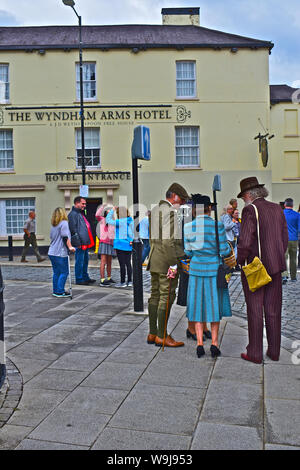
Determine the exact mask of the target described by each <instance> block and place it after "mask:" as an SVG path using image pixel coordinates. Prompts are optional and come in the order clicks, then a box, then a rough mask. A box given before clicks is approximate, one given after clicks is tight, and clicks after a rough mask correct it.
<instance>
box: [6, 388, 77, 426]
mask: <svg viewBox="0 0 300 470" xmlns="http://www.w3.org/2000/svg"><path fill="white" fill-rule="evenodd" d="M67 395H68V393H67V392H66V391H58V390H41V389H38V390H37V389H35V388H30V389H29V388H26V390H24V393H23V396H22V400H21V401H20V403H19V404H18V406H17V408H16V410H15V412H14V413H13V415H12V417H11V418H10V420H9V421H8V424H9V425H11V424H13V425H18V426H30V427H35V426H37V425H38V424H39V423H40V422H41V421H42V420H43V419H45V418H46V416H47V415H49V413H51V411H53V410H54V409H55V408H56V407H57V406H58V405H59V404H60V403H61V402H62V401H63V400H64V398H65V397H66V396H67ZM33 401H34V413H32V402H33Z"/></svg>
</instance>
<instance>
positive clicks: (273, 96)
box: [270, 85, 297, 104]
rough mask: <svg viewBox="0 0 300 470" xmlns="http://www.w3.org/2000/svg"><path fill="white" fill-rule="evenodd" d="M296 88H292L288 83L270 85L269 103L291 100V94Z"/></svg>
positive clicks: (289, 101)
mask: <svg viewBox="0 0 300 470" xmlns="http://www.w3.org/2000/svg"><path fill="white" fill-rule="evenodd" d="M296 90H297V88H292V87H291V86H288V85H270V101H271V104H276V103H281V102H288V103H291V102H292V94H293V93H294V92H295V91H296Z"/></svg>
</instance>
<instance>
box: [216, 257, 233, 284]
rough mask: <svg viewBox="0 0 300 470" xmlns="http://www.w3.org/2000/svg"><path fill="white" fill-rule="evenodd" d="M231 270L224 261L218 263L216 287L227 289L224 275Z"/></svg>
mask: <svg viewBox="0 0 300 470" xmlns="http://www.w3.org/2000/svg"><path fill="white" fill-rule="evenodd" d="M230 272H231V269H230V268H229V267H228V266H227V265H226V264H225V263H224V261H223V260H222V264H220V265H219V268H218V274H217V287H219V288H220V289H228V282H227V281H226V278H225V276H226V275H227V274H229V273H230Z"/></svg>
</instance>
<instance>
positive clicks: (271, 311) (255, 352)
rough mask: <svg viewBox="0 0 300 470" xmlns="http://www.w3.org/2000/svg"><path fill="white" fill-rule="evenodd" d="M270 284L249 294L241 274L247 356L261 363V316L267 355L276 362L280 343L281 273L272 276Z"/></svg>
mask: <svg viewBox="0 0 300 470" xmlns="http://www.w3.org/2000/svg"><path fill="white" fill-rule="evenodd" d="M271 277H272V282H270V284H267V285H266V286H264V287H261V288H260V289H258V290H257V291H256V292H251V291H250V290H249V287H248V283H247V279H246V277H245V275H244V273H243V272H242V284H243V289H244V294H245V300H246V304H247V317H248V336H249V344H248V346H247V355H248V356H249V358H250V359H254V360H256V361H259V362H261V361H262V359H263V315H264V314H265V325H266V333H267V341H268V350H267V354H268V355H269V356H270V357H271V358H272V359H273V360H278V359H279V355H280V343H281V307H282V280H281V273H280V272H279V273H276V274H272V276H271Z"/></svg>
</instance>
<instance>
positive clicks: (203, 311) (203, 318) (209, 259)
mask: <svg viewBox="0 0 300 470" xmlns="http://www.w3.org/2000/svg"><path fill="white" fill-rule="evenodd" d="M218 232H219V242H220V254H221V256H228V255H229V254H230V253H231V249H230V247H229V245H228V243H227V238H226V235H225V229H224V225H223V224H222V223H221V222H218ZM184 251H185V253H186V254H187V255H188V256H189V257H190V258H191V262H190V270H189V284H188V293H187V312H186V316H187V317H188V320H189V321H195V322H208V323H212V322H219V321H220V320H221V318H222V317H231V316H232V313H231V306H230V298H229V291H228V289H220V288H218V287H217V272H218V267H219V264H220V260H219V257H218V251H217V242H216V232H215V221H214V220H213V219H212V218H211V217H209V216H208V215H200V216H198V217H196V218H195V219H194V220H193V221H192V222H190V223H188V224H185V226H184Z"/></svg>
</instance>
